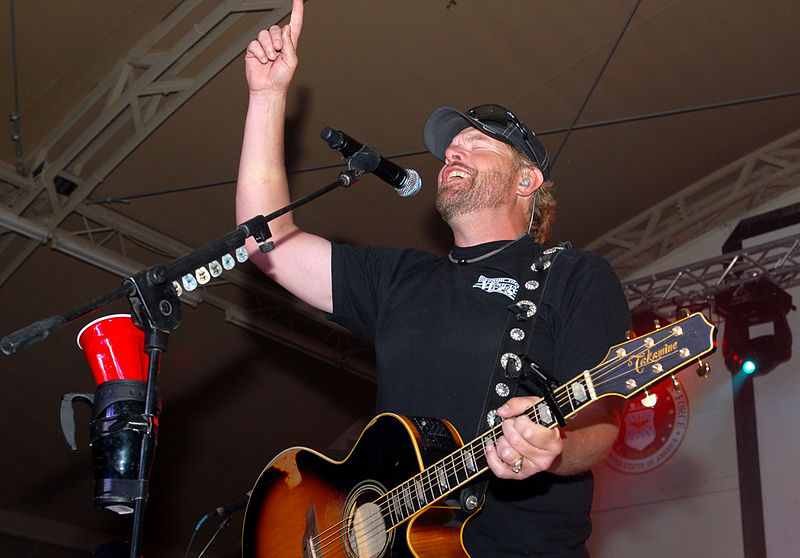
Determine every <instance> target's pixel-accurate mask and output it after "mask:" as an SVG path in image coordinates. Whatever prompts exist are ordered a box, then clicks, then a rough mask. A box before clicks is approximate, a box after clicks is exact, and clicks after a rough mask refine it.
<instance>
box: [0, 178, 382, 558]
mask: <svg viewBox="0 0 800 558" xmlns="http://www.w3.org/2000/svg"><path fill="white" fill-rule="evenodd" d="M364 172H367V171H365V170H362V169H359V168H351V169H349V170H346V171H343V172H341V173H340V174H339V177H338V179H337V180H336V181H335V182H332V183H330V184H328V185H327V186H325V187H323V188H321V189H319V190H317V191H315V192H312V193H311V194H309V195H308V196H306V197H304V198H301V199H299V200H297V201H294V202H292V203H290V204H289V205H287V206H285V207H283V208H281V209H278V210H277V211H274V212H273V213H270V214H269V215H257V216H255V217H253V218H252V219H249V220H247V221H245V222H244V223H242V224H240V225H239V226H238V227H236V228H235V229H234V230H233V231H231V232H229V233H227V234H226V235H224V236H221V237H220V238H218V239H216V240H214V241H213V242H210V243H209V244H206V245H205V246H202V247H201V248H198V249H197V250H194V251H193V252H190V253H189V254H186V255H184V256H181V257H179V258H177V259H175V260H173V261H171V262H168V263H166V264H156V265H154V266H152V267H150V268H148V269H145V270H143V271H140V272H138V273H136V274H134V275H132V276H130V277H128V278H126V279H124V280H123V282H122V287H121V288H119V289H117V290H115V291H112V292H110V293H106V294H105V295H102V296H99V297H97V298H95V299H94V300H92V301H91V302H88V303H86V304H83V305H81V306H78V307H77V308H74V309H73V310H70V311H68V312H66V313H64V314H61V315H56V316H50V317H49V318H45V319H43V320H39V321H38V322H35V323H33V324H30V325H28V326H26V327H24V328H22V329H19V330H17V331H15V332H13V333H11V334H9V335H7V336H6V337H4V338H3V339H2V341H0V350H2V352H3V353H4V354H6V355H13V354H15V353H17V352H19V351H21V350H22V349H25V348H27V347H29V346H31V345H33V344H34V343H37V342H39V341H42V340H43V339H45V338H46V337H48V336H49V335H50V334H51V333H54V332H55V331H58V330H59V329H61V328H62V327H64V326H65V325H66V324H68V323H70V322H73V321H75V320H77V319H80V318H82V317H84V316H86V315H88V314H90V313H91V312H94V311H95V310H97V309H99V308H101V307H103V306H105V305H107V304H109V303H111V302H113V301H115V300H117V299H120V298H122V297H128V300H129V301H130V303H131V308H132V311H133V312H132V313H133V316H134V320H136V321H137V322H138V324H140V325H141V326H142V328H143V329H144V332H145V352H147V353H148V354H149V355H150V364H149V370H148V376H147V395H146V399H145V405H144V415H143V418H144V419H145V421H146V423H147V424H146V426H145V428H144V432H143V439H142V444H141V451H140V456H139V478H138V483H137V487H138V488H137V489H136V490H135V494H134V517H133V534H132V537H131V553H130V557H131V558H139V557H140V556H141V552H140V550H139V547H140V545H141V540H142V527H143V523H144V509H145V504H146V501H147V485H148V479H147V476H148V470H149V463H150V458H151V457H152V455H153V451H152V450H153V449H154V445H155V439H156V433H157V428H156V425H155V422H156V421H155V412H154V411H155V409H156V405H157V396H156V385H157V378H158V372H159V368H160V364H161V355H162V353H164V352H166V349H167V338H168V335H169V333H170V332H171V331H173V330H174V329H176V328H177V327H178V326H179V325H180V322H181V318H182V310H181V304H180V300H179V295H178V292H177V291H176V290H175V287H174V286H173V282H174V281H178V282H179V281H181V280H182V278H183V277H184V276H186V275H189V274H194V272H195V271H196V270H198V269H199V268H201V267H205V266H206V265H209V262H213V261H215V260H217V259H219V258H222V257H223V256H225V255H227V254H230V252H233V251H235V250H236V249H237V248H240V247H242V246H243V245H244V242H245V240H246V239H247V238H249V237H251V236H252V237H253V238H254V239H255V240H256V242H258V243H259V249H260V250H261V251H262V252H268V251H269V250H271V249H272V248H274V244H273V243H272V242H268V239H269V238H270V237H271V236H272V233H271V232H270V230H269V222H270V221H272V220H273V219H275V218H277V217H280V216H281V215H283V214H285V213H288V212H289V211H292V210H293V209H295V208H297V207H300V206H301V205H305V204H306V203H308V202H310V201H312V200H314V199H316V198H318V197H320V196H322V195H324V194H326V193H328V192H330V191H332V190H334V189H336V188H338V187H339V186H342V187H345V188H346V187H348V186H350V185H352V184H354V183H355V182H357V181H358V180H359V179H360V178H361V176H362V175H363V174H364Z"/></svg>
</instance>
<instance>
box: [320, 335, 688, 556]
mask: <svg viewBox="0 0 800 558" xmlns="http://www.w3.org/2000/svg"><path fill="white" fill-rule="evenodd" d="M674 335H675V334H674V330H673V332H672V333H671V334H670V335H668V336H667V337H666V338H665V339H664V340H662V341H659V344H662V343H664V342H665V341H666V340H669V339H671V338H672V337H673V336H674ZM648 348H651V347H647V346H646V345H643V346H642V347H641V348H640V350H639V351H634V352H633V353H631V354H625V355H617V356H615V357H614V358H612V359H610V360H609V361H607V362H606V363H604V364H606V365H607V366H606V368H607V370H603V365H600V366H598V367H596V370H597V374H591V373H590V377H593V378H594V379H595V380H600V378H602V377H603V376H605V375H606V374H608V373H609V372H610V371H613V367H612V368H609V366H608V365H610V364H612V363H614V362H615V361H618V360H623V359H625V358H627V357H631V356H636V355H637V353H638V352H644V351H645V350H646V349H648ZM576 379H580V376H577V377H576ZM608 381H610V380H606V381H595V382H593V383H594V384H595V385H602V384H604V383H607V382H608ZM570 383H573V382H572V381H571V382H568V383H567V384H565V385H563V386H560V387H559V388H557V391H563V389H562V388H567V387H568V386H569V385H570ZM565 401H566V402H570V397H569V393H568V392H567V393H566V398H562V399H561V400H560V401H557V403H559V404H561V403H563V402H565ZM584 404H585V403H583V404H581V407H582V406H583V405H584ZM579 408H580V407H579ZM573 410H575V409H574V408H573ZM527 414H529V415H531V414H533V415H535V414H536V407H532V408H531V409H529V411H528V412H527ZM531 418H533V419H536V417H535V416H531ZM537 420H538V419H537ZM494 430H495V429H493V430H492V431H490V432H487V433H485V434H484V435H483V436H482V437H481V440H485V439H486V438H487V437H491V438H492V439H493V441H496V440H497V435H496V433H495V432H494ZM489 435H491V436H489ZM474 445H475V441H473V442H470V444H469V445H468V447H469V449H474V448H473V447H472V446H474ZM466 447H467V446H462V448H460V449H459V450H458V451H456V452H454V453H453V454H451V455H450V456H448V457H446V458H444V459H443V460H441V461H440V462H438V463H436V464H434V465H433V466H431V467H429V468H428V469H426V471H427V472H435V473H436V475H425V474H424V473H425V472H423V473H420V474H419V475H416V476H415V477H413V478H412V479H411V480H409V481H407V482H405V483H403V484H401V485H400V486H398V487H396V488H395V489H392V490H390V491H389V492H387V493H386V494H384V495H382V496H381V497H380V498H378V499H377V500H376V502H377V501H380V500H385V501H386V504H385V506H386V507H385V508H384V504H381V506H379V512H378V514H375V515H374V516H373V518H374V519H373V520H372V521H371V523H372V524H373V525H374V527H370V528H369V529H368V530H367V536H368V537H369V536H370V532H369V531H371V530H373V529H377V530H380V531H383V532H384V533H385V532H386V522H385V521H384V520H383V519H388V520H389V522H390V524H391V523H394V524H395V525H399V524H400V523H402V522H403V521H405V520H407V519H409V518H410V517H411V516H413V515H414V514H416V513H418V512H419V511H421V510H422V509H424V507H426V506H427V503H426V504H425V505H424V506H423V507H422V508H420V509H419V510H415V509H413V506H412V507H411V508H412V509H411V510H409V500H410V499H411V498H414V496H412V495H411V490H412V487H413V486H417V477H420V476H427V477H428V478H430V479H431V482H430V483H426V482H425V481H423V482H422V483H421V485H422V487H423V496H424V497H425V499H427V496H425V494H424V491H425V490H430V491H431V493H432V494H433V495H434V496H435V492H434V490H433V488H432V487H433V486H435V485H436V480H437V479H438V477H439V473H440V472H442V471H444V475H445V482H448V480H449V476H450V475H448V474H447V472H446V471H447V469H448V467H447V465H446V464H445V463H444V462H445V461H447V460H450V461H451V462H452V465H453V466H456V465H455V463H456V461H457V459H456V456H457V455H459V454H464V449H465V448H466ZM480 448H481V450H482V448H483V445H482V444H481V446H480ZM482 458H485V453H484V454H483V455H478V456H477V457H475V455H474V452H471V453H470V459H471V460H476V459H477V460H480V459H482ZM461 461H462V462H463V461H464V456H463V455H462V457H461ZM440 465H441V467H440ZM485 469H486V467H484V468H482V469H481V470H480V471H478V472H483V471H484V470H485ZM466 470H467V469H466V467H465V469H462V470H461V471H459V470H458V469H457V468H456V469H455V470H453V476H454V477H455V480H456V485H459V484H461V483H459V482H458V478H459V477H458V474H459V473H460V472H463V471H466ZM478 472H475V473H473V474H472V475H470V472H469V471H467V476H466V480H469V479H470V476H477V474H478ZM434 476H435V477H437V478H433V477H434ZM439 480H440V479H439ZM466 480H465V481H463V482H466ZM412 481H413V482H412ZM426 484H427V486H426ZM452 490H454V489H450V488H449V484H448V488H447V489H440V490H439V492H440V495H439V496H438V497H435V498H434V500H433V501H435V500H437V499H439V498H442V497H443V496H444V495H445V494H447V493H449V492H452ZM443 491H444V493H442V492H443ZM417 499H418V500H419V497H417ZM391 500H394V501H395V504H394V507H395V509H396V510H398V511H399V513H398V511H395V512H394V515H396V516H398V517H399V519H400V520H399V521H397V522H394V521H393V519H392V517H391V516H392V513H393V512H392V509H391V508H392V503H391ZM403 503H405V508H406V511H403ZM387 510H388V511H387ZM408 511H411V513H410V514H409V515H408V516H407V517H406V513H407V512H408ZM387 514H388V515H387ZM378 515H379V517H378ZM343 523H344V522H342V523H340V524H339V525H342V524H343ZM334 527H336V526H334ZM330 530H331V529H328V531H330ZM362 530H363V529H362ZM336 538H337V539H338V538H339V536H338V535H337V537H336ZM326 546H327V545H326Z"/></svg>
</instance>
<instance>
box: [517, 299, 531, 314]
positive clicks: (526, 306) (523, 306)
mask: <svg viewBox="0 0 800 558" xmlns="http://www.w3.org/2000/svg"><path fill="white" fill-rule="evenodd" d="M515 306H516V307H517V308H519V309H520V312H519V315H520V316H521V317H523V318H530V317H531V316H533V315H534V314H536V305H535V304H534V303H533V302H531V301H530V300H520V301H519V302H517V304H516V305H515Z"/></svg>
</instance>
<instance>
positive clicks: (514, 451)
mask: <svg viewBox="0 0 800 558" xmlns="http://www.w3.org/2000/svg"><path fill="white" fill-rule="evenodd" d="M617 399H618V398H616V397H610V398H608V397H606V398H602V399H600V400H598V401H595V403H594V404H593V405H592V406H591V407H589V408H587V409H584V410H582V411H581V412H580V413H578V414H577V415H575V416H573V417H572V418H570V420H569V422H568V424H567V426H566V427H565V428H563V429H560V428H545V427H544V426H541V425H539V424H536V423H534V422H533V421H531V420H530V419H529V418H528V417H527V416H526V415H525V414H524V413H525V411H526V410H527V409H529V408H530V407H531V406H532V405H534V404H536V403H538V402H539V401H541V398H539V397H515V398H513V399H509V400H508V402H506V404H505V405H503V406H502V407H500V408H499V409H497V414H498V415H499V416H501V417H503V418H504V419H505V420H504V421H503V426H502V429H503V436H501V437H500V439H499V440H497V444H496V445H495V446H492V445H487V447H486V461H487V463H488V465H489V468H490V469H491V470H492V472H493V473H494V474H495V476H497V477H499V478H503V479H517V480H521V479H526V478H528V477H531V476H533V475H535V474H536V473H539V472H541V471H549V472H551V473H554V474H557V475H575V474H578V473H582V472H584V471H587V470H588V469H589V468H590V467H592V466H593V465H595V464H596V463H598V462H599V461H601V460H602V459H603V458H604V457H605V454H606V452H607V451H608V449H609V448H610V447H611V444H612V443H613V442H614V440H615V439H616V437H617V434H618V432H619V420H620V415H621V411H622V407H623V406H624V400H619V401H617Z"/></svg>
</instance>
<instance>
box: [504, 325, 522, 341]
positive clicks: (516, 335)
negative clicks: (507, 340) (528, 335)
mask: <svg viewBox="0 0 800 558" xmlns="http://www.w3.org/2000/svg"><path fill="white" fill-rule="evenodd" d="M508 334H509V336H511V339H513V340H514V341H522V340H523V339H525V332H524V331H522V330H521V329H520V328H518V327H515V328H514V329H512V330H511V331H510V332H508Z"/></svg>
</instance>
